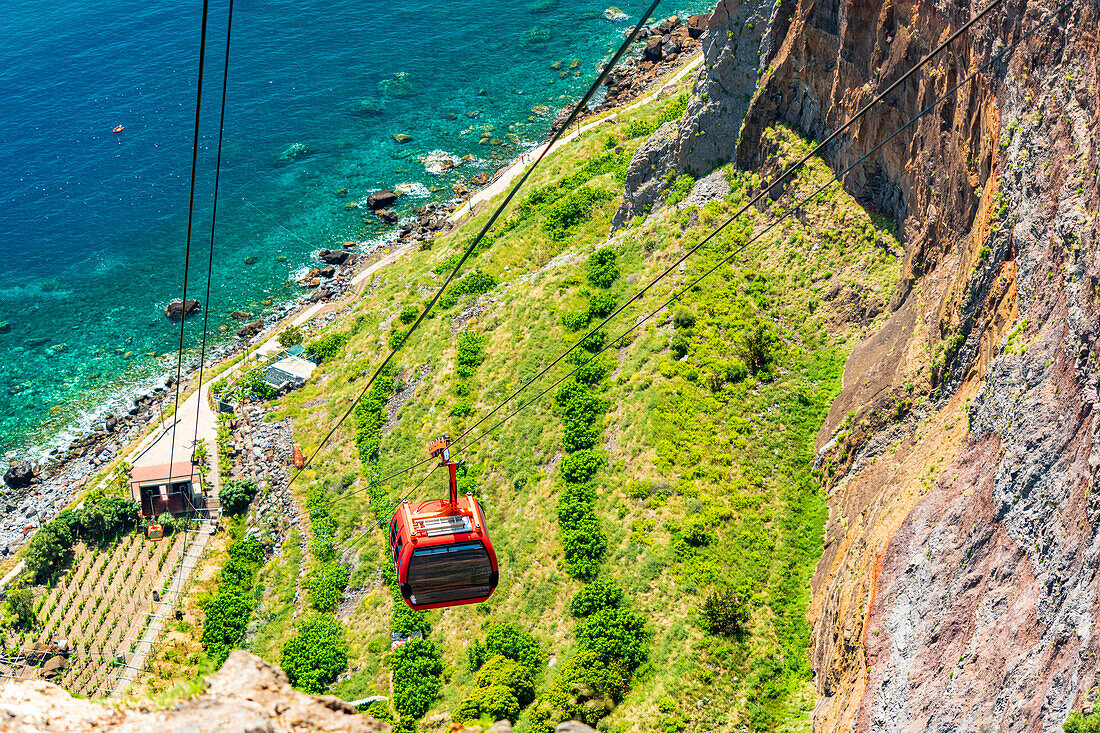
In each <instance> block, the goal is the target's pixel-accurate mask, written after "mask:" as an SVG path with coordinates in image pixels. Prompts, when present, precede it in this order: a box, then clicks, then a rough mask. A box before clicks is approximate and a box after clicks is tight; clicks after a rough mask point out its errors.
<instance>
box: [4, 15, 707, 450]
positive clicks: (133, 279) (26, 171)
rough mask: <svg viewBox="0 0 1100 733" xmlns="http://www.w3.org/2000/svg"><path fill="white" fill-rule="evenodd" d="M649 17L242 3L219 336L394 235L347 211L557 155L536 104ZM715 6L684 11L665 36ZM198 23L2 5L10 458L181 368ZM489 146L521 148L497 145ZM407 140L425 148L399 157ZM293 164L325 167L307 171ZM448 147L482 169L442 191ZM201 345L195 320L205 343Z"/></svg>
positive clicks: (201, 254) (234, 61)
mask: <svg viewBox="0 0 1100 733" xmlns="http://www.w3.org/2000/svg"><path fill="white" fill-rule="evenodd" d="M211 5H212V16H211V22H210V25H211V41H210V42H209V46H208V55H209V57H208V64H207V78H206V83H205V84H206V86H205V89H204V96H205V98H206V100H207V102H208V103H207V104H205V105H204V124H203V126H202V146H201V155H200V160H199V179H198V187H197V192H198V199H197V202H198V207H197V209H198V210H197V214H198V216H197V217H196V235H195V237H194V239H193V244H192V247H193V256H192V270H191V277H190V287H189V290H188V293H187V295H188V297H190V298H196V299H198V300H204V299H205V292H204V291H205V288H206V255H207V251H208V249H207V248H208V247H209V243H210V241H209V232H210V221H209V211H210V196H211V193H212V188H213V185H212V184H213V167H214V166H213V163H214V149H215V144H216V139H215V133H216V120H217V112H218V109H217V102H218V101H219V99H220V95H221V64H222V53H223V52H224V27H225V13H226V7H227V2H226V0H212V3H211ZM645 5H646V3H642V2H618V3H617V6H618V7H619V8H621V9H622V11H623V12H625V13H626V14H627V16H628V18H627V19H626V20H620V21H609V20H608V19H607V18H605V17H604V11H605V9H606V7H607V5H606V4H604V3H592V2H581V1H572V2H571V1H568V0H521V1H520V2H514V1H513V0H508V1H502V0H479V1H478V2H473V1H471V0H442V1H441V2H438V3H435V4H433V5H430V6H425V5H424V4H422V3H413V2H411V0H387V2H385V3H373V4H364V5H351V4H347V5H341V4H334V3H331V2H319V0H296V1H295V2H289V0H263V1H262V2H261V0H237V3H236V9H235V16H234V37H233V42H232V49H231V51H232V55H231V69H230V74H229V80H228V88H227V92H228V102H227V105H226V132H225V140H224V146H223V169H222V180H221V187H220V194H219V196H220V198H219V212H218V227H217V233H216V237H215V261H214V277H213V280H212V282H211V293H210V303H209V310H210V327H211V329H212V334H215V335H216V334H217V331H216V330H213V329H216V328H217V327H218V326H219V325H227V326H229V325H232V324H231V322H230V320H229V318H228V313H229V311H230V310H233V309H241V310H246V311H249V312H252V313H254V314H260V313H264V312H268V311H270V310H271V308H272V307H274V306H271V307H268V306H264V305H262V304H261V301H263V300H265V299H268V298H271V299H273V300H274V302H275V303H279V302H282V301H285V300H287V299H289V298H293V297H295V296H296V295H297V293H298V290H297V287H296V286H295V285H294V284H293V283H292V281H291V278H292V275H293V273H294V272H296V271H299V270H300V269H301V268H303V267H307V266H309V265H310V263H311V252H313V251H316V250H317V249H320V248H322V247H330V246H334V245H336V244H337V243H339V242H343V241H344V240H346V239H349V238H353V237H356V238H365V239H370V238H373V237H377V236H380V235H382V234H383V233H384V231H385V230H384V229H382V228H381V227H379V226H378V225H376V224H374V223H373V222H371V223H364V212H363V211H361V210H351V211H349V210H347V209H346V208H345V204H346V203H347V202H349V201H356V200H359V199H362V198H364V197H365V196H366V195H368V194H369V193H370V192H371V191H373V190H375V189H377V188H393V187H395V186H397V185H399V184H402V183H406V184H416V185H415V186H414V189H415V190H416V191H418V192H419V194H418V195H410V196H407V197H405V198H404V199H402V202H401V204H400V206H399V207H398V208H399V211H402V210H409V209H411V208H414V207H417V206H420V205H423V203H425V201H426V200H428V199H427V198H426V197H429V196H430V197H432V198H437V199H444V198H447V197H448V195H449V192H450V187H451V185H452V184H453V183H454V182H455V181H456V180H458V179H459V178H460V177H461V178H468V177H470V176H472V175H473V174H475V173H477V172H480V171H481V170H492V169H495V168H496V167H498V166H499V165H501V164H502V163H503V162H504V160H506V159H508V158H511V157H513V156H514V155H516V154H518V153H519V152H520V151H521V150H522V149H523V148H524V147H526V146H528V145H530V144H532V143H534V142H536V141H538V140H541V139H542V137H543V136H544V135H545V134H546V131H547V128H548V126H549V121H550V119H549V118H548V117H542V116H537V115H532V113H531V110H532V108H534V107H536V106H537V105H548V106H549V107H551V108H552V109H553V110H555V111H556V109H557V108H558V107H560V106H561V105H562V104H564V103H566V102H568V101H569V100H571V99H573V98H575V96H576V95H578V94H579V93H580V92H581V90H582V89H583V88H584V87H585V86H586V85H587V84H588V83H590V82H591V80H592V79H593V78H594V76H595V74H596V73H597V70H598V66H599V63H600V62H601V61H603V60H604V59H606V58H607V56H609V55H610V52H611V51H612V50H613V48H614V46H615V45H617V44H618V43H619V41H620V39H621V38H622V33H623V31H624V29H626V28H627V27H628V26H629V25H630V23H631V22H633V21H634V20H636V19H637V17H638V14H639V13H640V12H641V11H642V10H643V9H644V7H645ZM705 6H706V3H701V2H690V1H685V2H679V3H676V4H669V5H668V6H662V7H660V8H659V10H658V13H657V17H666V16H668V15H670V14H673V13H680V14H684V13H686V12H700V11H701V10H702V9H703V8H704V7H705ZM200 9H201V3H200V2H199V1H198V0H191V1H190V2H187V3H169V2H165V1H164V0H161V1H159V2H158V1H151V0H140V1H139V0H115V1H114V2H112V3H110V4H102V3H88V2H86V0H49V1H48V2H47V1H46V0H24V2H20V3H8V4H5V5H4V6H3V7H2V8H0V27H3V28H5V29H6V30H7V36H8V41H7V42H5V44H3V45H0V108H2V109H3V110H5V113H4V114H3V115H0V322H7V323H8V324H9V325H8V326H7V327H0V330H3V331H5V332H2V333H0V453H25V452H28V451H30V452H37V451H38V450H41V449H42V448H43V447H44V446H46V445H47V444H48V443H49V441H51V440H61V439H63V438H64V437H65V435H67V434H68V433H71V432H72V431H74V430H76V429H79V427H80V426H81V425H82V424H83V423H86V422H87V421H88V420H89V419H91V415H92V414H93V413H94V411H95V410H96V409H99V410H102V409H104V407H105V406H111V405H112V404H113V405H114V406H115V407H117V406H118V405H120V404H122V403H124V402H126V401H127V399H128V394H129V392H128V390H133V389H136V388H139V387H140V386H141V385H143V384H146V383H148V382H150V381H152V380H154V379H159V378H160V377H161V376H162V375H163V373H164V372H165V370H166V369H167V368H169V367H170V366H171V365H172V364H173V363H174V361H173V358H174V354H172V353H171V352H173V350H174V348H175V345H176V341H177V339H178V326H174V325H173V324H171V323H170V322H169V321H167V319H165V318H164V316H163V308H164V306H165V304H166V303H168V302H169V301H170V300H173V299H177V298H179V297H180V294H181V292H182V284H183V272H182V270H183V253H184V243H185V230H186V221H187V219H186V217H187V194H188V185H189V175H190V162H191V125H192V122H193V114H194V110H193V105H194V99H195V82H196V74H197V69H196V65H197V54H198V41H199V22H200ZM573 59H577V66H576V69H575V70H573V71H571V72H569V71H567V73H565V74H564V76H563V75H562V70H568V68H569V66H570V63H571V61H572V60H573ZM557 61H561V62H562V65H561V66H562V68H561V69H558V70H554V69H551V68H550V66H551V64H552V63H554V62H557ZM120 124H121V125H124V126H125V127H126V129H125V131H124V132H123V133H121V134H119V135H115V134H113V133H112V132H111V130H112V128H113V127H114V126H115V125H120ZM486 126H492V135H493V137H496V138H499V139H501V140H503V141H505V142H504V144H503V145H502V146H500V147H492V146H486V145H479V144H478V140H479V137H480V135H481V132H482V130H483V129H486ZM395 133H403V134H408V135H411V136H412V137H413V141H412V142H411V143H408V144H406V145H398V144H397V143H396V142H394V140H393V138H392V136H393V135H394V134H395ZM509 135H511V136H513V137H512V138H509V137H508V136H509ZM292 145H300V146H305V147H306V148H308V150H309V152H308V153H307V154H304V155H301V156H299V157H292V158H289V159H288V158H287V156H284V155H283V153H284V151H286V150H287V149H288V148H289V147H290V146H292ZM432 151H442V152H445V153H447V154H449V155H454V156H459V157H461V156H464V155H467V154H473V155H475V156H477V158H478V161H476V162H474V163H472V164H468V165H465V166H463V167H461V168H459V169H457V170H455V171H453V172H451V173H448V174H444V175H433V174H431V173H429V172H428V171H426V170H425V166H424V163H423V162H422V158H423V157H424V156H426V155H427V154H429V153H431V152H432ZM494 154H495V155H496V156H497V159H493V158H492V157H491V156H492V155H494ZM341 188H347V189H348V190H349V195H348V197H347V198H340V197H337V196H336V195H335V192H336V191H337V190H338V189H341ZM429 189H438V190H435V191H430V190H429ZM246 257H255V258H256V260H257V261H256V263H255V264H253V265H246V264H245V258H246ZM201 328H202V325H201V319H192V320H190V321H189V322H188V325H187V333H186V337H187V343H188V346H189V347H191V348H193V347H194V346H195V344H196V343H197V339H198V337H199V336H200V335H201ZM166 354H167V356H166Z"/></svg>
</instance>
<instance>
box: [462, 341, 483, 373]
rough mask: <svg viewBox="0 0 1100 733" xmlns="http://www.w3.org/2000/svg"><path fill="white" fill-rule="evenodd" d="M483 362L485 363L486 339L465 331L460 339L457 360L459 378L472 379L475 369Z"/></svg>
mask: <svg viewBox="0 0 1100 733" xmlns="http://www.w3.org/2000/svg"><path fill="white" fill-rule="evenodd" d="M483 361H485V337H484V336H482V335H480V334H476V333H472V332H470V331H463V332H462V335H461V336H459V337H458V355H457V358H456V362H457V364H458V369H457V372H458V376H460V377H472V376H473V375H474V369H476V368H477V367H478V366H479V365H480V364H481V362H483Z"/></svg>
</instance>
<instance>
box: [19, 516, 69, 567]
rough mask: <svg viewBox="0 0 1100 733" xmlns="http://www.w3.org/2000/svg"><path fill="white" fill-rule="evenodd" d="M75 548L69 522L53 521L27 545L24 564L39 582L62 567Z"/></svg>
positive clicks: (42, 528) (35, 534) (44, 526)
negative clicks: (70, 551) (73, 547)
mask: <svg viewBox="0 0 1100 733" xmlns="http://www.w3.org/2000/svg"><path fill="white" fill-rule="evenodd" d="M72 546H73V532H72V525H70V524H69V523H68V522H64V521H63V522H59V521H56V520H55V521H52V522H47V523H46V524H44V525H42V527H40V528H39V530H38V531H37V532H35V533H34V537H32V538H31V541H30V542H29V543H28V544H27V551H26V553H25V554H24V555H23V562H24V564H25V566H26V568H27V570H28V571H30V573H31V574H32V575H33V576H34V578H35V580H36V581H38V582H42V581H44V580H45V579H46V578H47V577H49V575H50V574H51V573H52V572H53V571H54V570H56V569H57V568H59V567H61V563H62V562H63V561H64V559H65V556H66V555H67V554H68V553H69V550H71V549H72Z"/></svg>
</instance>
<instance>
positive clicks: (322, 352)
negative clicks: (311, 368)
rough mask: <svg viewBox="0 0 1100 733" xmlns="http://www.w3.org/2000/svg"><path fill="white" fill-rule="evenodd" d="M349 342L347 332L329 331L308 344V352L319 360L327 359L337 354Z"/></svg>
mask: <svg viewBox="0 0 1100 733" xmlns="http://www.w3.org/2000/svg"><path fill="white" fill-rule="evenodd" d="M347 342H348V335H347V334H346V333H329V334H326V335H324V336H322V337H321V338H319V339H316V340H314V341H310V342H309V343H308V344H306V354H308V355H309V356H311V357H313V358H314V359H316V360H317V361H318V362H322V361H327V360H328V359H331V358H332V357H334V356H336V354H338V353H339V352H340V349H342V348H343V347H344V344H346V343H347Z"/></svg>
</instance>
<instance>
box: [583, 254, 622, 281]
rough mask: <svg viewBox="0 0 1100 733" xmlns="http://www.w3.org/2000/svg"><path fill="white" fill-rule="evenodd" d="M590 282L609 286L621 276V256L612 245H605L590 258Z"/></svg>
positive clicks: (588, 274) (588, 275)
mask: <svg viewBox="0 0 1100 733" xmlns="http://www.w3.org/2000/svg"><path fill="white" fill-rule="evenodd" d="M586 275H587V277H588V282H590V283H592V284H593V285H595V286H596V287H598V288H609V287H611V284H612V283H614V282H615V280H617V279H618V277H619V256H618V255H617V254H615V250H613V249H611V248H610V247H603V248H601V249H598V250H596V251H595V252H593V253H592V256H591V257H589V258H588V269H587V272H586Z"/></svg>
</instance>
